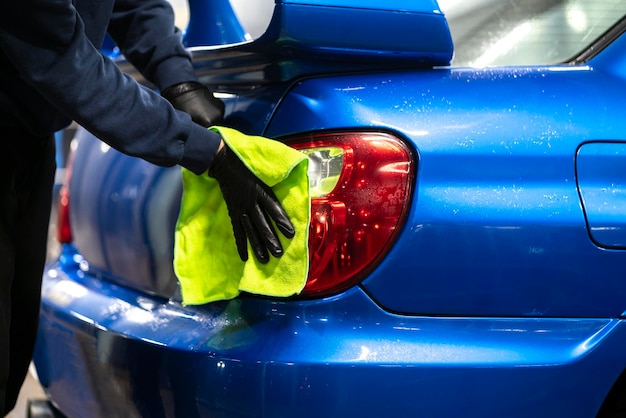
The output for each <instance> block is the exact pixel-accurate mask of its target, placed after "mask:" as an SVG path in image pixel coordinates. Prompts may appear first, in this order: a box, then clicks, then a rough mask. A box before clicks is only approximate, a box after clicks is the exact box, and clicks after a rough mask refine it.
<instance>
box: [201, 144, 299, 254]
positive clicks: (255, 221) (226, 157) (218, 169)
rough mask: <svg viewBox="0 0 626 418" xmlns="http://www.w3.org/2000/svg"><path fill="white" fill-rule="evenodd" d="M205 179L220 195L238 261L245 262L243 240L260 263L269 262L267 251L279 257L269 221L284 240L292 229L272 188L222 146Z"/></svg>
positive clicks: (289, 236)
mask: <svg viewBox="0 0 626 418" xmlns="http://www.w3.org/2000/svg"><path fill="white" fill-rule="evenodd" d="M209 176H211V177H213V178H215V179H216V180H217V182H218V183H219V185H220V189H221V190H222V195H224V200H225V201H226V207H227V208H228V214H229V215H230V221H231V223H232V225H233V232H234V235H235V242H236V243H237V252H238V253H239V257H240V258H241V260H243V261H246V260H247V259H248V246H247V240H250V246H251V247H252V250H253V251H254V255H255V256H256V258H257V259H258V260H259V261H260V262H261V263H263V264H265V263H267V262H268V261H269V255H268V250H269V252H270V253H271V254H272V255H273V256H274V257H280V256H281V255H283V247H282V245H281V244H280V241H279V240H278V236H277V235H276V232H275V231H274V228H273V226H272V223H271V222H270V218H271V219H272V220H274V222H275V223H276V226H277V227H278V230H279V231H280V232H281V233H282V234H283V235H284V236H285V237H287V238H293V236H294V235H295V230H294V228H293V225H292V224H291V221H290V220H289V217H288V216H287V213H286V212H285V210H284V209H283V208H282V206H281V205H280V202H278V199H276V196H275V195H274V192H273V191H272V189H270V188H269V187H268V186H267V185H266V184H265V183H263V182H262V181H261V180H259V179H258V178H257V177H256V176H255V175H254V174H253V173H252V172H251V171H250V170H248V168H247V167H246V166H245V165H244V163H243V162H242V161H241V160H240V159H239V157H237V155H236V154H235V153H234V152H233V151H231V149H230V148H228V146H226V145H224V147H223V148H222V149H221V150H220V151H219V152H218V153H217V154H216V155H215V158H214V159H213V163H212V164H211V167H209Z"/></svg>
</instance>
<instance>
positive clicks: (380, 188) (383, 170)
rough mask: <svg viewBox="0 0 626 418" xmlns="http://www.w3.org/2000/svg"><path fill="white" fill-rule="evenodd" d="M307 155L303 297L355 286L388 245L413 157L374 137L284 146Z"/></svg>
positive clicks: (401, 211)
mask: <svg viewBox="0 0 626 418" xmlns="http://www.w3.org/2000/svg"><path fill="white" fill-rule="evenodd" d="M287 142H288V144H289V145H290V146H292V147H294V148H296V149H298V150H300V151H301V152H304V153H306V154H307V155H308V156H309V160H310V164H309V176H310V187H311V197H312V200H311V226H310V230H309V256H310V268H309V277H308V280H307V283H306V285H305V288H304V290H303V291H302V293H301V295H300V296H302V297H312V296H316V297H319V296H323V295H327V294H331V293H335V292H338V291H340V290H343V289H346V288H347V287H349V286H351V285H353V284H355V283H357V282H358V281H360V280H362V279H363V278H364V276H365V275H366V274H367V273H368V272H370V271H371V269H372V268H373V267H374V266H375V265H376V263H377V262H378V261H379V260H380V259H381V257H382V256H383V255H384V254H385V253H386V251H387V250H388V249H389V247H390V246H391V244H392V242H393V239H394V237H395V235H396V233H397V232H398V230H399V226H400V225H401V224H402V223H403V221H404V218H405V216H406V213H407V211H408V207H409V202H410V195H411V190H412V183H413V172H414V166H415V164H414V159H413V156H412V153H411V152H410V150H409V149H408V147H407V146H406V145H405V144H404V143H403V142H402V141H401V140H399V139H398V138H397V137H395V136H393V135H390V134H387V133H380V132H359V133H355V132H339V133H323V134H310V135H307V136H299V137H296V138H292V139H290V140H288V141H287Z"/></svg>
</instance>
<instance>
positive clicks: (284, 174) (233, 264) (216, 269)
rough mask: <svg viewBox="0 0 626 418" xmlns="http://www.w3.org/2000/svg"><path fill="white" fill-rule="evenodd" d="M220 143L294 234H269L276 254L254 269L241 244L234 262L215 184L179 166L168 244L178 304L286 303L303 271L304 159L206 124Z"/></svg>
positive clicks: (306, 198)
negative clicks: (259, 184)
mask: <svg viewBox="0 0 626 418" xmlns="http://www.w3.org/2000/svg"><path fill="white" fill-rule="evenodd" d="M210 129H211V130H213V131H216V132H218V133H219V134H220V135H221V136H222V138H223V140H224V142H225V143H226V144H228V146H229V147H230V148H231V150H233V151H234V152H235V153H236V154H237V156H238V157H239V158H240V159H241V160H242V161H243V162H244V164H245V165H246V166H247V167H248V168H249V169H250V171H252V172H253V173H254V174H255V175H256V176H257V177H258V178H259V179H261V180H262V181H263V182H264V183H266V184H267V185H268V186H270V187H271V188H272V190H273V191H274V194H275V195H276V197H277V198H278V200H279V201H280V203H281V205H282V206H283V208H284V209H285V211H286V212H287V214H288V215H289V218H290V220H291V222H292V224H293V226H294V228H295V231H296V233H295V236H294V237H293V238H292V239H288V238H285V237H284V236H283V235H282V234H281V233H280V232H278V231H277V234H278V236H279V239H280V242H281V244H282V246H283V250H284V254H283V255H282V257H280V258H275V257H272V256H270V261H269V262H268V263H267V264H261V263H259V262H258V260H257V259H256V257H255V256H254V255H253V252H252V249H251V248H250V244H248V254H249V257H248V261H246V262H244V261H241V259H240V258H239V255H238V253H237V246H236V244H235V238H234V235H233V230H232V226H231V223H230V217H229V215H228V210H227V208H226V203H225V202H224V198H223V197H222V192H221V190H220V188H219V185H218V183H217V181H216V180H215V179H213V178H211V177H209V176H208V175H207V174H206V173H205V174H203V175H196V174H194V173H193V172H191V171H189V170H187V169H185V168H182V179H183V196H182V201H181V208H180V212H179V215H178V220H177V223H176V231H175V237H174V238H175V239H174V272H175V273H176V276H177V277H178V280H179V282H180V286H181V293H182V298H183V304H185V305H200V304H205V303H209V302H214V301H218V300H228V299H232V298H234V297H236V296H237V295H239V293H240V292H242V291H243V292H248V293H254V294H259V295H265V296H275V297H288V296H292V295H294V294H298V293H299V292H300V291H301V290H302V289H303V287H304V284H305V283H306V278H307V274H308V269H309V252H308V234H309V222H310V210H311V209H310V208H311V198H310V193H309V177H308V158H307V156H306V155H305V154H303V153H301V152H299V151H297V150H295V149H293V148H291V147H289V146H287V145H285V144H283V143H281V142H278V141H275V140H272V139H268V138H264V137H261V136H251V135H246V134H243V133H242V132H239V131H237V130H235V129H231V128H226V127H221V126H214V127H211V128H210Z"/></svg>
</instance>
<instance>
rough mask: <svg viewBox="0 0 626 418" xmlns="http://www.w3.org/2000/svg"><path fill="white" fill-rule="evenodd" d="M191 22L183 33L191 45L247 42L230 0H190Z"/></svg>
mask: <svg viewBox="0 0 626 418" xmlns="http://www.w3.org/2000/svg"><path fill="white" fill-rule="evenodd" d="M188 4H189V24H188V25H187V28H186V29H185V32H184V34H183V37H184V41H185V45H187V46H189V47H194V46H205V45H227V44H234V43H239V42H245V41H247V40H249V39H247V37H246V31H245V30H244V29H243V27H242V26H241V23H240V22H239V20H238V19H237V16H236V15H235V12H234V11H233V8H232V6H231V5H230V1H228V0H211V1H206V0H188Z"/></svg>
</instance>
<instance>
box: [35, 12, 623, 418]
mask: <svg viewBox="0 0 626 418" xmlns="http://www.w3.org/2000/svg"><path fill="white" fill-rule="evenodd" d="M331 3H332V4H331ZM387 3H388V2H387ZM335 4H336V3H335V2H330V1H325V0H324V1H316V2H313V1H306V0H305V1H298V2H297V3H296V2H291V1H277V2H276V10H275V15H274V19H273V22H274V25H278V23H276V22H281V23H280V25H278V26H274V29H271V30H268V34H266V37H265V38H263V37H262V38H261V39H259V44H254V43H250V44H249V43H244V44H242V45H238V46H235V47H232V48H231V47H226V48H225V49H223V50H222V52H220V51H215V54H214V53H212V52H210V51H208V52H207V51H199V52H198V51H196V58H200V59H199V60H197V61H196V65H197V66H198V67H197V68H198V71H199V75H200V76H201V78H202V79H203V80H204V81H205V82H210V83H214V82H215V78H214V75H212V72H211V71H210V70H212V69H215V68H218V69H219V66H220V65H221V62H220V60H219V59H218V60H211V57H216V56H217V57H221V55H219V54H220V53H223V51H226V54H230V55H236V56H237V57H238V58H237V59H240V60H242V62H247V60H254V62H255V66H254V68H255V69H258V70H259V71H258V73H259V74H260V77H261V78H262V79H263V80H264V82H265V83H266V84H260V87H259V85H257V84H254V83H256V82H257V81H258V80H256V81H255V82H253V83H252V84H254V88H246V86H247V83H250V79H249V78H246V76H250V74H246V76H244V75H242V74H243V73H241V74H230V75H220V77H221V78H220V80H221V82H220V83H217V82H215V85H226V86H229V88H230V89H231V90H232V92H233V94H231V95H230V96H229V97H227V98H225V103H226V113H227V123H228V124H229V125H231V126H234V127H236V128H238V129H241V130H242V131H244V132H246V133H249V134H256V135H265V136H269V137H274V138H277V139H281V140H286V141H288V140H289V138H290V136H291V135H294V134H300V133H308V132H324V131H345V130H349V131H362V130H366V131H367V130H382V131H386V132H390V133H392V134H394V135H396V136H398V137H399V138H401V139H402V140H403V141H405V142H406V144H407V145H408V146H409V147H410V148H411V150H412V152H413V154H414V156H415V158H416V162H417V167H418V169H417V173H416V177H415V185H414V193H413V195H412V201H411V204H410V210H409V214H408V217H407V219H406V220H405V222H404V224H403V225H402V226H401V230H400V231H399V234H398V235H397V237H396V239H395V242H394V245H393V246H392V248H391V249H390V251H389V253H388V254H387V255H386V256H385V257H384V259H383V260H382V262H381V263H380V264H379V265H378V266H376V267H375V268H374V269H373V270H372V271H371V273H370V274H369V275H368V276H367V278H366V279H365V280H364V281H362V282H361V283H360V284H358V285H356V286H354V287H352V288H350V289H348V290H345V291H343V292H341V293H339V294H336V295H333V296H328V297H325V298H322V299H311V300H297V299H292V300H285V299H269V298H260V297H253V296H249V295H244V296H241V297H239V298H237V299H234V300H231V301H224V302H217V303H212V304H208V305H205V306H183V305H182V304H181V303H180V299H179V295H178V292H177V289H176V286H175V278H174V273H173V270H172V266H171V257H172V247H173V230H174V227H175V220H176V214H177V210H178V204H179V199H180V193H181V184H180V171H179V169H178V168H159V167H155V166H153V165H151V164H149V163H147V162H144V161H141V160H137V159H134V158H131V157H128V156H125V155H122V154H120V153H118V152H116V151H115V150H112V149H109V148H108V147H106V146H104V145H102V144H101V143H100V142H99V141H98V140H97V139H96V138H94V137H93V136H91V135H90V134H88V133H86V132H85V131H81V132H80V134H79V136H80V137H79V146H78V149H77V151H76V154H75V159H74V165H73V169H72V171H73V180H72V182H71V184H70V194H71V203H72V212H71V214H72V226H73V228H74V229H75V230H77V231H80V233H78V234H76V236H75V241H74V243H73V244H71V245H69V244H68V245H65V246H64V247H63V252H62V254H61V256H60V258H59V259H58V260H57V261H55V262H53V263H51V264H50V265H48V267H47V269H46V272H45V275H44V284H43V291H42V315H41V324H40V330H39V338H38V345H37V349H36V353H35V364H36V366H37V371H38V375H39V378H40V380H41V382H42V385H43V386H44V388H45V389H46V391H47V392H48V394H49V395H50V397H51V399H52V400H53V401H54V402H55V403H56V404H57V405H58V406H59V408H60V409H61V410H62V411H63V412H64V413H65V414H67V415H68V416H70V417H90V418H91V417H95V418H97V417H111V416H124V417H135V416H156V417H160V416H181V417H192V418H193V417H204V416H211V417H272V418H275V417H276V418H280V417H294V416H297V417H302V418H306V417H319V416H324V417H345V416H382V417H399V416H441V417H448V416H467V417H486V416H489V417H491V416H494V417H495V416H498V417H499V416H503V417H528V416H533V417H554V416H567V417H589V416H595V415H596V413H597V412H598V410H599V408H600V407H601V405H602V404H603V402H604V401H605V399H606V397H607V394H608V393H609V391H610V390H611V388H612V387H613V385H614V383H615V381H616V380H617V379H618V378H619V376H620V375H621V374H622V372H623V371H624V370H626V356H624V348H625V347H626V324H625V323H624V320H623V319H622V314H623V312H624V311H626V280H624V279H623V277H622V276H623V273H622V272H623V266H624V265H626V252H625V251H623V248H624V245H625V243H626V239H624V238H623V237H624V227H623V221H622V220H621V219H620V216H619V209H620V208H621V207H623V206H624V205H623V204H622V203H621V202H622V200H621V199H622V198H621V194H622V190H623V189H622V186H621V184H623V182H624V178H625V177H624V176H625V175H626V173H625V171H624V170H623V169H622V168H621V166H623V164H622V165H620V162H622V161H623V158H624V157H623V155H624V152H626V123H625V122H624V118H623V115H622V113H623V106H621V104H622V103H623V100H624V99H623V98H624V97H626V79H625V76H626V65H624V63H626V35H622V36H621V37H620V38H619V39H616V40H615V41H614V42H613V43H612V44H611V45H610V46H609V47H608V48H606V49H605V50H603V51H602V52H601V53H600V54H599V55H598V56H596V57H595V58H593V59H592V60H590V61H589V62H586V63H584V64H580V65H555V66H542V67H509V68H506V67H505V68H490V69H470V68H448V67H444V68H423V64H424V61H422V60H421V58H419V57H418V56H417V54H415V52H416V51H413V52H411V53H409V54H408V55H411V54H413V58H414V59H415V60H416V62H415V65H414V67H415V68H412V69H408V68H406V65H405V64H404V63H402V64H399V62H400V61H403V60H404V59H405V58H406V57H407V56H408V55H407V54H405V52H406V51H400V50H394V51H391V50H389V49H387V50H385V52H384V54H383V55H384V56H383V57H378V58H377V59H374V60H373V61H372V62H370V63H369V64H367V65H365V64H362V63H359V60H358V59H360V58H366V57H367V56H369V55H370V53H371V52H372V51H374V50H375V49H376V48H373V49H371V50H368V49H367V48H366V49H361V48H360V47H359V42H360V40H359V39H357V40H355V41H354V42H351V41H350V40H347V41H346V40H345V39H344V41H346V43H344V44H339V46H338V44H337V43H335V44H329V43H326V47H325V50H326V52H324V53H328V51H327V50H329V49H330V50H333V48H335V47H337V46H338V48H339V49H337V50H336V51H339V50H342V49H343V50H344V51H343V52H346V51H345V50H350V52H351V53H353V54H354V56H356V57H357V58H356V61H354V62H357V63H358V65H359V66H362V70H361V71H359V72H358V73H354V72H352V71H353V70H354V68H352V67H351V66H352V65H354V62H340V60H339V61H334V60H330V61H329V62H317V61H316V60H315V59H312V60H308V59H307V57H306V53H308V52H311V51H313V56H315V53H317V52H319V53H322V52H321V51H318V50H316V49H315V46H316V45H322V44H325V42H326V41H327V40H328V41H331V40H335V39H336V37H337V36H336V34H332V36H329V37H328V39H327V40H324V39H322V38H317V37H309V38H307V37H306V36H304V35H305V34H300V35H298V36H295V35H294V37H293V38H291V37H290V36H283V35H284V34H287V33H289V34H298V30H300V29H301V28H300V27H299V26H301V25H304V23H303V22H305V17H306V16H310V14H307V13H309V12H306V13H305V12H304V10H306V8H309V7H310V8H312V9H314V10H315V13H320V15H322V14H326V13H328V17H329V18H333V16H335V17H336V16H337V14H335V15H333V13H332V10H330V9H332V6H333V5H335ZM385 4H386V3H383V2H381V1H371V2H363V1H361V2H356V1H352V0H344V1H342V2H340V3H337V4H336V5H337V9H339V11H340V12H342V13H343V12H345V13H346V15H341V13H339V14H338V15H340V16H343V17H344V18H345V16H352V17H354V16H357V15H358V16H359V17H364V16H366V15H367V14H370V13H371V18H372V20H373V19H374V18H375V16H376V15H377V13H383V14H384V13H389V14H399V15H402V16H398V19H405V18H407V16H405V15H408V16H409V17H410V18H415V16H414V15H422V16H420V19H422V17H424V16H426V17H427V18H428V19H431V18H432V19H435V20H436V21H438V22H439V19H440V18H441V19H442V22H443V23H444V24H445V18H443V15H441V12H440V10H439V8H438V7H437V5H436V4H435V3H434V2H431V1H407V2H398V3H396V4H395V5H394V8H393V9H394V10H390V8H389V7H388V6H385ZM398 5H399V7H397V6H398ZM368 6H370V7H368ZM396 9H397V10H396ZM378 16H381V15H380V14H378ZM385 16H386V15H385ZM394 17H395V16H394ZM285 19H286V20H285ZM292 19H293V20H292ZM397 22H399V20H396V23H397ZM439 23H441V22H439ZM270 27H271V25H270ZM276 27H280V28H283V29H285V30H284V31H282V32H281V31H276V30H275V29H276ZM281 34H282V35H281ZM314 35H316V36H317V35H318V31H315V33H314ZM373 35H374V34H372V36H373ZM194 36H198V38H195V41H194V42H200V40H201V39H202V36H203V35H202V34H198V35H194ZM311 36H312V35H311ZM359 36H361V40H362V39H364V38H363V36H364V35H363V34H361V35H359ZM444 38H445V37H444ZM390 39H391V38H388V39H387V40H386V42H390ZM442 39H443V38H442ZM434 42H435V44H438V45H439V46H441V45H444V47H441V48H439V47H437V49H438V50H439V51H440V52H441V51H443V52H442V54H443V55H437V54H435V55H429V56H430V57H431V58H432V57H437V56H438V57H439V58H436V59H432V60H431V58H429V60H430V61H429V62H430V63H429V66H430V67H433V66H435V65H436V62H439V59H441V60H443V61H445V59H446V58H445V57H446V55H445V54H446V53H447V52H445V51H446V47H445V43H446V42H445V40H444V42H443V43H438V42H439V41H437V40H435V41H434ZM253 45H260V46H259V48H260V49H259V51H260V52H259V51H254V46H253ZM264 45H275V46H278V50H279V53H278V55H279V56H281V58H280V60H282V61H280V64H276V62H277V61H274V59H278V58H276V56H275V55H272V54H273V52H268V51H269V49H268V48H266V46H264ZM372 45H375V44H372ZM383 49H384V48H383ZM336 51H335V50H333V51H331V52H330V54H331V55H333V54H334V53H335V52H336ZM423 52H424V49H423V48H422V49H420V51H419V54H420V55H421V56H422V57H423V56H427V55H428V54H424V53H423ZM448 52H449V53H451V50H450V51H448ZM205 53H206V54H207V55H206V56H204V55H203V54H205ZM291 53H293V54H294V55H293V57H291V58H289V57H290V54H291ZM257 54H258V55H257ZM396 55H397V56H396ZM259 56H261V57H262V58H263V59H261V60H260V61H259ZM394 56H396V57H395V58H394ZM203 57H204V58H203ZM285 57H287V58H285ZM398 57H400V58H399V60H398V61H396V58H398ZM205 58H206V59H205ZM447 59H449V56H448V58H447ZM208 61H212V63H208ZM218 72H219V71H218ZM242 86H243V87H242ZM102 173H107V174H106V175H102ZM609 209H610V210H609Z"/></svg>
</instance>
